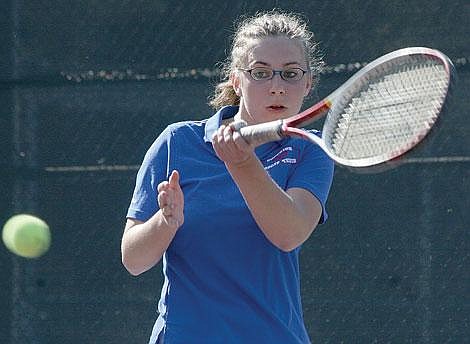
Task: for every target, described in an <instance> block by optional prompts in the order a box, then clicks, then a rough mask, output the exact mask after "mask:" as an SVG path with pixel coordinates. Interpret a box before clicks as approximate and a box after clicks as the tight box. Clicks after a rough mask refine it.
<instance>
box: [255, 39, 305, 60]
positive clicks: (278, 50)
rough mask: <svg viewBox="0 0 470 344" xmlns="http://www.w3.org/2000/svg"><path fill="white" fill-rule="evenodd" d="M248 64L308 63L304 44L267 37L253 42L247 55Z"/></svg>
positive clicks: (292, 40)
mask: <svg viewBox="0 0 470 344" xmlns="http://www.w3.org/2000/svg"><path fill="white" fill-rule="evenodd" d="M246 57H247V63H248V64H253V63H255V62H264V63H267V64H269V65H271V66H283V65H285V64H287V63H292V62H293V63H298V64H301V65H304V64H305V63H306V60H305V53H304V49H303V46H302V44H301V43H300V41H298V40H294V39H290V38H287V37H265V38H260V39H256V40H253V42H252V44H251V49H250V50H249V51H248V54H247V56H246Z"/></svg>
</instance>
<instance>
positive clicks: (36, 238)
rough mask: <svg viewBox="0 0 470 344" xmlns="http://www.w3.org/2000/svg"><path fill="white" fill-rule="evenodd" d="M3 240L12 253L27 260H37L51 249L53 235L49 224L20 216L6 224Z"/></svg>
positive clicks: (26, 216) (30, 216)
mask: <svg viewBox="0 0 470 344" xmlns="http://www.w3.org/2000/svg"><path fill="white" fill-rule="evenodd" d="M2 239H3V242H4V244H5V246H6V247H7V248H8V249H9V250H10V251H11V252H13V253H15V254H17V255H19V256H21V257H25V258H37V257H40V256H42V255H43V254H44V253H46V252H47V250H48V249H49V246H50V244H51V233H50V230H49V226H48V225H47V223H45V222H44V221H43V220H41V219H40V218H37V217H35V216H32V215H27V214H19V215H15V216H13V217H11V218H10V219H9V220H8V221H7V222H6V223H5V225H4V226H3V232H2Z"/></svg>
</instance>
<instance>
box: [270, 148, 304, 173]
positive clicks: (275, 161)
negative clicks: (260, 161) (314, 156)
mask: <svg viewBox="0 0 470 344" xmlns="http://www.w3.org/2000/svg"><path fill="white" fill-rule="evenodd" d="M293 151H294V150H293V148H292V147H291V146H288V147H284V148H283V149H281V150H280V151H279V152H277V153H276V154H275V155H274V156H273V157H272V158H269V159H267V160H266V163H267V166H265V167H264V169H265V170H269V169H271V168H273V167H274V166H277V165H279V164H281V163H282V164H295V163H297V159H296V158H292V157H289V155H290V156H292V155H293V154H292V152H293Z"/></svg>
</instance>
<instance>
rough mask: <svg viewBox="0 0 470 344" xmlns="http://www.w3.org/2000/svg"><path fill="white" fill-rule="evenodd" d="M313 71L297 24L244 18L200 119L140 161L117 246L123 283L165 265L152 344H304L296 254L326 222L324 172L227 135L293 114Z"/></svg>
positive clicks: (307, 156)
mask: <svg viewBox="0 0 470 344" xmlns="http://www.w3.org/2000/svg"><path fill="white" fill-rule="evenodd" d="M320 66H321V59H320V58H319V57H318V53H317V48H316V44H315V42H313V34H312V33H311V32H310V31H309V30H308V28H307V25H306V23H305V21H303V20H302V19H301V17H300V16H298V15H296V14H292V13H284V12H281V11H270V12H265V13H260V14H258V15H256V16H254V17H251V18H248V19H244V20H243V21H241V22H240V23H239V24H238V26H237V30H236V32H235V35H234V40H233V45H232V50H231V54H230V56H229V57H228V59H227V61H226V65H225V70H224V80H223V82H222V83H220V84H219V85H218V86H217V87H216V91H215V95H214V97H213V99H212V101H211V104H212V105H213V106H214V107H215V108H216V110H217V112H216V113H215V114H214V115H213V116H212V117H210V118H208V119H206V120H202V121H188V122H181V123H175V124H172V125H170V126H168V127H167V128H166V129H165V130H164V131H163V132H162V133H161V134H160V136H159V137H158V138H157V139H156V141H155V142H154V144H153V145H152V146H151V147H150V149H149V150H148V152H147V154H146V155H145V158H144V161H143V163H142V166H141V168H140V170H139V172H138V175H137V180H136V186H135V190H134V195H133V197H132V201H131V204H130V207H129V210H128V213H127V223H126V227H125V230H124V234H123V237H122V246H121V251H122V262H123V264H124V266H125V267H126V268H127V270H128V271H129V272H130V273H131V274H132V275H139V274H141V273H143V272H145V271H147V270H148V269H150V268H152V267H153V266H155V265H156V264H157V263H158V262H159V261H160V259H162V257H163V273H164V278H165V280H164V284H163V288H162V291H161V297H160V301H159V304H158V311H159V315H158V318H157V320H156V322H155V325H154V328H153V331H152V334H151V338H150V343H152V344H153V343H166V344H173V343H184V344H191V343H224V344H226V343H270V344H273V343H283V344H286V343H309V336H308V333H307V331H306V328H305V325H304V321H303V315H302V304H301V299H300V276H299V251H300V248H301V245H302V243H304V242H305V241H306V240H307V239H308V238H309V236H310V235H311V233H312V231H313V230H314V228H315V227H316V226H317V225H318V224H319V223H323V222H324V221H325V220H326V218H327V213H326V210H325V203H326V201H327V197H328V193H329V190H330V186H331V183H332V176H333V163H332V161H331V160H330V159H329V158H328V157H327V156H326V155H325V154H324V153H323V151H322V150H321V149H319V148H318V147H317V146H315V145H314V144H312V143H310V142H307V141H304V140H300V139H294V138H286V139H284V140H282V141H279V142H273V143H267V144H263V145H260V146H258V147H254V146H251V145H248V144H247V143H246V142H245V141H244V140H243V138H241V137H240V135H239V134H238V133H237V132H236V131H235V130H234V126H233V122H235V121H237V120H244V121H246V122H247V123H248V124H256V123H262V122H266V121H272V120H275V119H280V118H285V117H288V116H290V115H293V114H295V113H297V112H299V110H300V108H301V106H302V103H303V100H304V97H305V96H307V95H308V94H309V92H310V90H311V88H312V84H313V83H314V82H315V80H316V74H317V72H318V69H319V67H320Z"/></svg>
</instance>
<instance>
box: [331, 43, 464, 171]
mask: <svg viewBox="0 0 470 344" xmlns="http://www.w3.org/2000/svg"><path fill="white" fill-rule="evenodd" d="M454 80H455V68H454V66H453V64H452V62H451V60H450V59H449V58H448V57H447V56H445V55H444V54H443V53H441V52H439V51H437V50H433V49H429V48H424V47H412V48H405V49H400V50H397V51H394V52H391V53H389V54H387V55H384V56H382V57H380V58H378V59H376V60H374V61H372V62H371V63H369V64H368V65H367V66H365V67H364V68H363V69H361V70H360V71H359V72H357V73H356V74H355V75H353V76H352V77H351V78H350V79H349V80H348V81H347V82H346V83H345V84H343V85H342V86H341V87H340V88H339V89H338V90H337V91H335V92H334V94H332V96H331V98H332V100H331V103H332V105H331V108H330V110H329V111H328V114H327V116H326V118H325V122H324V125H323V129H322V141H323V143H324V149H325V151H327V153H328V154H329V155H330V156H331V157H332V158H333V159H334V160H335V161H336V162H337V163H339V164H341V165H345V166H350V167H370V166H376V165H380V164H383V163H386V162H390V161H396V160H397V159H398V158H399V157H402V156H403V155H404V154H405V153H407V152H409V151H411V150H412V149H413V148H414V147H416V146H417V145H418V144H419V143H420V142H422V141H423V139H424V138H425V137H426V136H427V135H428V134H429V132H430V131H431V129H433V127H434V126H435V124H436V123H437V121H438V118H439V116H440V114H441V113H442V110H443V108H444V106H445V104H446V102H447V100H448V98H449V94H450V90H451V84H452V83H453V82H454Z"/></svg>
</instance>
